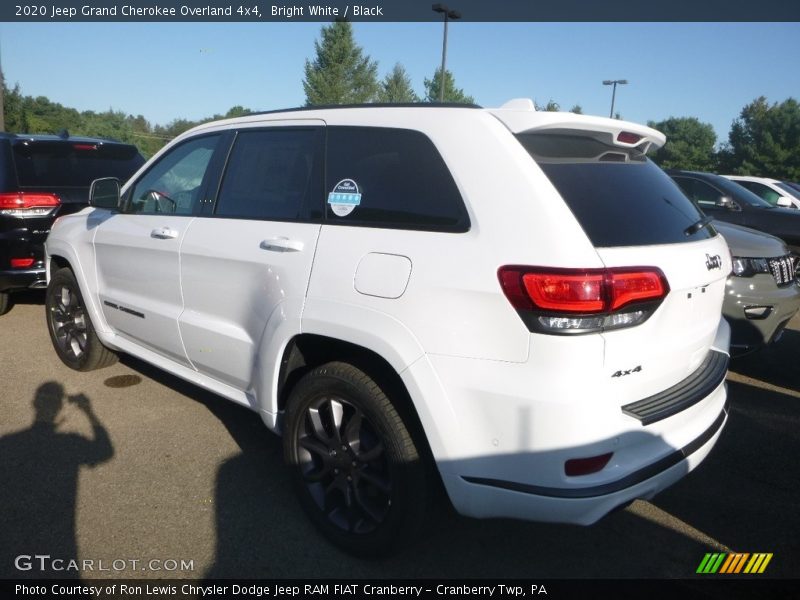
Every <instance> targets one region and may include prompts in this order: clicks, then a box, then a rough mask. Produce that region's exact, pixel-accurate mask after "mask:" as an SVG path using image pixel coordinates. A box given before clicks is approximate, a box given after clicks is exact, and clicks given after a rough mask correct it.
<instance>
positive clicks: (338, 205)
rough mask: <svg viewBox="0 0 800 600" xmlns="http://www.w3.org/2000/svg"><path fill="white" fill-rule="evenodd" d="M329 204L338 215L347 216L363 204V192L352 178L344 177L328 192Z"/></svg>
mask: <svg viewBox="0 0 800 600" xmlns="http://www.w3.org/2000/svg"><path fill="white" fill-rule="evenodd" d="M328 204H329V205H330V207H331V210H332V211H333V214H335V215H336V216H337V217H346V216H347V215H349V214H350V213H351V212H353V211H354V210H355V208H356V206H358V205H359V204H361V192H360V191H359V189H358V184H357V183H356V182H355V181H353V180H352V179H342V180H341V181H340V182H339V183H337V184H336V185H335V186H333V191H332V192H331V193H329V194H328Z"/></svg>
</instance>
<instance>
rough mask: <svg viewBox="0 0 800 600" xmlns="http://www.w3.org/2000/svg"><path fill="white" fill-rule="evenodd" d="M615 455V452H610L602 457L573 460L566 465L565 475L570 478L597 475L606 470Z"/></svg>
mask: <svg viewBox="0 0 800 600" xmlns="http://www.w3.org/2000/svg"><path fill="white" fill-rule="evenodd" d="M613 455H614V453H613V452H609V453H607V454H601V455H600V456H590V457H589V458H571V459H569V460H568V461H567V462H565V463H564V473H566V474H567V475H568V476H570V477H578V476H580V475H591V474H592V473H597V472H598V471H602V470H603V469H604V468H605V466H606V465H607V464H608V461H610V460H611V457H612V456H613Z"/></svg>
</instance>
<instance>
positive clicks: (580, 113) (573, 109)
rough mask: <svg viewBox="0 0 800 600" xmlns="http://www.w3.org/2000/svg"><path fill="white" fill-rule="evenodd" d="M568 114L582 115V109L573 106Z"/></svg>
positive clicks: (578, 105)
mask: <svg viewBox="0 0 800 600" xmlns="http://www.w3.org/2000/svg"><path fill="white" fill-rule="evenodd" d="M569 112H571V113H575V114H576V115H582V114H583V107H582V106H581V105H580V104H576V105H575V106H573V107H572V108H570V109H569Z"/></svg>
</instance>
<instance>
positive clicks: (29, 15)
mask: <svg viewBox="0 0 800 600" xmlns="http://www.w3.org/2000/svg"><path fill="white" fill-rule="evenodd" d="M449 5H451V6H450V8H452V9H454V10H457V11H458V12H459V13H460V15H461V16H460V20H461V21H467V22H542V21H545V22H554V21H562V22H566V21H578V22H579V21H595V22H607V21H624V22H644V21H650V22H658V21H662V22H672V21H684V22H690V21H695V22H715V21H717V22H737V21H738V22H744V21H761V22H766V21H778V22H787V21H795V22H798V21H800V2H791V1H787V0H759V1H758V2H755V1H754V0H669V2H653V1H650V2H648V1H646V0H558V1H557V2H546V1H544V0H452V2H450V3H449ZM431 6H432V3H431V1H430V0H363V1H362V2H353V1H347V0H344V1H341V0H330V1H325V0H323V1H321V2H313V1H302V2H301V1H297V0H285V1H281V0H272V1H268V2H267V1H262V0H231V1H229V2H228V1H225V0H222V1H217V0H209V1H207V2H203V1H202V0H183V1H181V0H158V1H153V0H127V1H125V0H120V1H116V0H56V1H55V2H53V1H52V0H51V1H47V2H41V1H39V0H32V1H28V2H25V1H24V0H14V1H13V2H2V5H1V6H0V21H7V22H15V21H16V22H41V23H46V22H91V21H96V22H104V21H134V22H135V21H141V22H155V21H162V22H213V21H228V22H231V21H239V22H248V23H252V22H273V23H284V22H297V21H312V22H314V21H316V22H330V21H333V20H335V19H346V20H348V21H354V22H367V21H372V22H403V21H405V22H414V21H417V22H424V21H431V22H436V21H441V20H442V19H443V17H442V15H441V14H439V13H436V12H434V11H433V10H432V9H431Z"/></svg>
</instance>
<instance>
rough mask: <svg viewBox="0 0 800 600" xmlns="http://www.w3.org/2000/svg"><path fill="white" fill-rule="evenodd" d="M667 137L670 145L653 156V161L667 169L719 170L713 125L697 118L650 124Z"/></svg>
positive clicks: (676, 118)
mask: <svg viewBox="0 0 800 600" xmlns="http://www.w3.org/2000/svg"><path fill="white" fill-rule="evenodd" d="M648 125H649V126H650V127H652V128H653V129H658V130H659V131H660V132H662V133H663V134H664V135H666V136H667V143H666V144H664V146H662V147H661V148H659V149H658V150H657V151H656V152H655V154H653V155H652V158H653V161H655V162H656V163H657V164H658V165H659V166H661V167H662V168H664V169H688V170H691V171H713V170H714V169H715V167H716V155H715V153H714V145H715V144H716V143H717V135H716V134H715V133H714V127H712V126H711V124H710V123H701V122H700V121H699V120H698V119H697V118H695V117H670V118H669V119H666V120H664V121H659V122H658V123H654V122H652V121H650V122H649V123H648Z"/></svg>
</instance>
